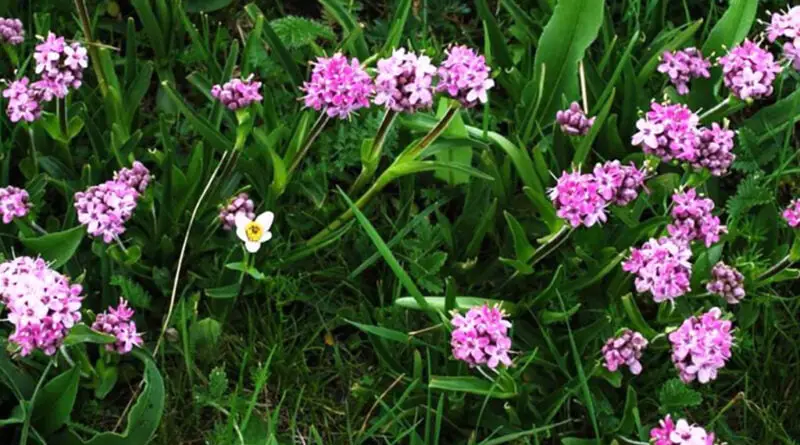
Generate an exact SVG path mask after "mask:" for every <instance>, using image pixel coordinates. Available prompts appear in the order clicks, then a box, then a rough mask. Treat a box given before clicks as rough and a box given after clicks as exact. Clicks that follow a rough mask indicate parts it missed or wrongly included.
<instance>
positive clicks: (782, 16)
mask: <svg viewBox="0 0 800 445" xmlns="http://www.w3.org/2000/svg"><path fill="white" fill-rule="evenodd" d="M781 37H783V38H786V39H787V40H795V39H797V38H798V37H800V6H795V7H793V8H791V9H789V10H787V11H786V12H784V13H779V12H775V13H773V14H772V17H771V20H770V23H769V24H768V25H767V40H769V41H770V42H774V41H775V40H777V39H779V38H781Z"/></svg>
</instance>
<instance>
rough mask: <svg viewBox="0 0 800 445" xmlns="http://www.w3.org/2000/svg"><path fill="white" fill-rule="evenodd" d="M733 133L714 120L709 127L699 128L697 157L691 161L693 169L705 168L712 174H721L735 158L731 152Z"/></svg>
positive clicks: (725, 172)
mask: <svg viewBox="0 0 800 445" xmlns="http://www.w3.org/2000/svg"><path fill="white" fill-rule="evenodd" d="M734 136H735V133H734V132H733V131H731V130H728V129H727V128H723V127H720V125H719V124H717V123H716V122H715V123H713V124H711V128H701V129H700V141H699V143H698V144H697V158H696V159H695V160H694V161H693V162H692V167H694V169H695V170H702V169H704V168H707V169H708V170H709V171H710V172H711V174H712V175H714V176H723V175H725V174H727V173H728V169H730V166H731V165H732V164H733V161H734V160H736V155H735V154H733V138H734Z"/></svg>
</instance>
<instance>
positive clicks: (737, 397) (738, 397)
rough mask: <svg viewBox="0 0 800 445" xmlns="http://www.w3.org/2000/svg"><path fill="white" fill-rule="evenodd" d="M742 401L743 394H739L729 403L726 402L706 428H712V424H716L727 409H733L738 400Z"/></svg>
mask: <svg viewBox="0 0 800 445" xmlns="http://www.w3.org/2000/svg"><path fill="white" fill-rule="evenodd" d="M742 399H744V393H743V392H740V393H738V394H736V395H735V396H734V397H733V398H732V399H731V401H730V402H728V404H727V405H725V406H724V407H722V409H721V410H720V411H719V412H718V413H717V415H716V416H714V418H713V419H711V422H709V423H708V427H709V428H711V427H712V426H714V423H716V421H717V420H719V418H720V417H722V415H723V414H725V411H728V410H729V409H731V408H732V407H733V405H735V404H736V402H738V401H739V400H742Z"/></svg>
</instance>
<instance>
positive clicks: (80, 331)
mask: <svg viewBox="0 0 800 445" xmlns="http://www.w3.org/2000/svg"><path fill="white" fill-rule="evenodd" d="M116 340H117V339H116V337H114V336H113V335H108V334H104V333H101V332H97V331H94V330H92V328H90V327H89V326H87V325H86V324H84V323H81V324H77V325H75V326H73V328H72V329H70V330H69V334H67V337H66V338H65V339H64V345H65V346H73V345H77V344H80V343H94V344H98V345H107V344H111V343H114V342H115V341H116Z"/></svg>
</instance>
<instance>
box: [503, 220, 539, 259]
mask: <svg viewBox="0 0 800 445" xmlns="http://www.w3.org/2000/svg"><path fill="white" fill-rule="evenodd" d="M503 216H505V218H506V223H507V224H508V228H509V229H510V230H511V237H512V238H513V239H514V254H515V255H516V258H517V260H518V261H522V262H527V261H528V260H530V259H531V258H532V257H533V253H534V252H535V251H536V249H534V248H533V245H531V242H530V241H528V236H527V235H525V229H524V228H523V227H522V224H520V223H519V221H517V219H516V218H514V215H512V214H510V213H508V212H503Z"/></svg>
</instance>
